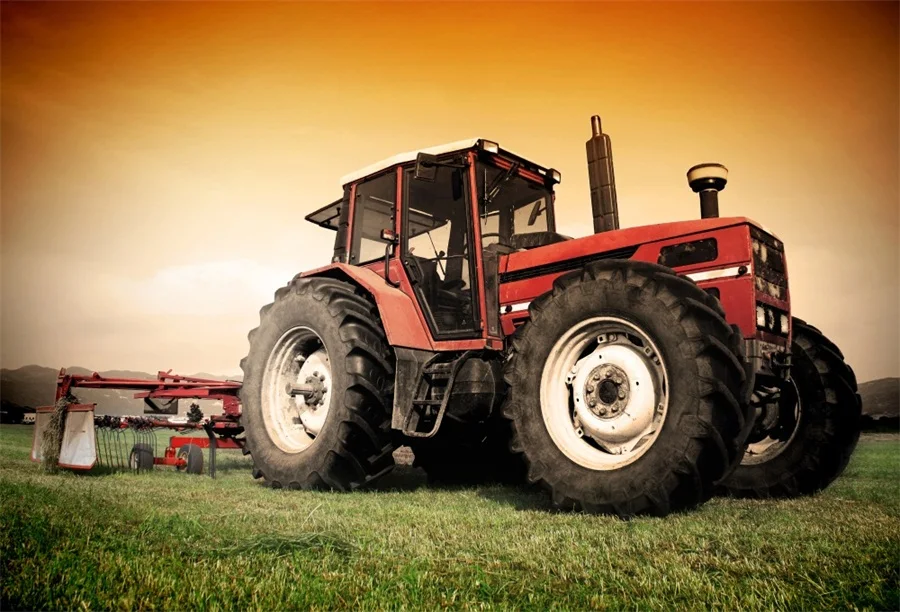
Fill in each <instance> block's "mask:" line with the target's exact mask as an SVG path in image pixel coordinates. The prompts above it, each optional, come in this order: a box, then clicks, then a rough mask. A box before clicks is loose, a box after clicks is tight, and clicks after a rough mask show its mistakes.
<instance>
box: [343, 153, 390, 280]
mask: <svg viewBox="0 0 900 612" xmlns="http://www.w3.org/2000/svg"><path fill="white" fill-rule="evenodd" d="M396 200H397V175H396V174H395V173H394V172H393V171H391V172H388V173H387V174H382V175H381V176H377V177H375V178H373V179H369V180H367V181H366V182H364V183H360V184H359V185H357V186H356V203H355V205H354V213H353V247H352V248H351V249H350V263H351V264H357V265H359V264H365V263H371V262H373V261H376V260H378V259H382V258H383V257H384V249H385V247H386V245H387V241H386V240H384V239H383V238H382V237H381V231H382V230H385V229H391V230H392V229H394V214H395V210H396V208H395V203H396Z"/></svg>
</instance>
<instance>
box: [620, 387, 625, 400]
mask: <svg viewBox="0 0 900 612" xmlns="http://www.w3.org/2000/svg"><path fill="white" fill-rule="evenodd" d="M619 399H625V390H624V389H619Z"/></svg>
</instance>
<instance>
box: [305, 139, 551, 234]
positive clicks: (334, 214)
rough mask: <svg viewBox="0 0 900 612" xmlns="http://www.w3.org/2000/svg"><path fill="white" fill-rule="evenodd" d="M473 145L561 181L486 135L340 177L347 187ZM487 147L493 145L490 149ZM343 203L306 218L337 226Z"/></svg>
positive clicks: (408, 154) (412, 153)
mask: <svg viewBox="0 0 900 612" xmlns="http://www.w3.org/2000/svg"><path fill="white" fill-rule="evenodd" d="M474 147H480V148H483V149H485V150H490V151H491V152H493V153H496V154H498V155H500V156H501V157H504V158H506V159H509V160H516V161H518V162H520V163H521V164H523V166H524V167H525V168H527V169H529V170H531V171H533V172H535V173H537V174H538V175H540V176H543V177H547V180H550V178H549V177H551V176H553V180H554V182H559V173H558V172H557V171H556V170H552V169H549V168H545V167H543V166H539V165H537V164H535V163H534V162H531V161H528V160H527V159H525V158H524V157H522V156H520V155H516V154H515V153H513V152H511V151H509V150H507V149H501V148H500V146H499V145H498V144H497V143H496V142H495V141H493V140H487V139H485V138H467V139H465V140H457V141H455V142H448V143H446V144H442V145H437V146H435V147H428V148H427V149H417V150H415V151H407V152H406V153H399V154H397V155H394V156H392V157H388V158H387V159H383V160H381V161H379V162H376V163H374V164H371V165H368V166H366V167H365V168H360V169H359V170H357V171H356V172H351V173H350V174H345V175H344V176H342V177H341V186H342V187H346V186H347V185H349V184H350V183H355V182H356V181H358V180H360V179H363V178H366V177H368V176H372V175H373V174H378V173H379V172H381V171H383V170H386V169H388V168H390V167H391V166H396V165H399V164H405V163H408V162H413V161H415V160H416V156H417V155H418V154H419V153H427V154H429V155H443V154H445V153H454V152H456V151H465V150H467V149H472V148H474ZM488 147H491V148H490V149H488ZM341 204H342V200H335V201H334V202H332V203H331V204H327V205H326V206H323V207H322V208H320V209H318V210H315V211H313V212H311V213H310V214H308V215H307V216H306V220H307V221H309V222H310V223H314V224H316V225H318V226H320V227H324V228H326V229H330V230H337V229H338V225H339V223H340V215H341ZM425 225H428V224H427V223H426V222H425V221H424V220H423V226H425Z"/></svg>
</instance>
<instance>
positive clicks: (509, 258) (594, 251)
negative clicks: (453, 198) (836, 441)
mask: <svg viewBox="0 0 900 612" xmlns="http://www.w3.org/2000/svg"><path fill="white" fill-rule="evenodd" d="M398 196H399V194H398ZM398 210H400V207H399V206H398ZM476 225H477V224H476ZM751 225H754V226H757V227H758V224H756V223H754V222H753V221H751V220H750V219H747V218H744V217H731V218H714V219H697V220H692V221H678V222H674V223H664V224H658V225H650V226H645V227H636V228H628V229H622V230H617V231H614V232H607V233H602V234H592V235H590V236H586V237H583V238H578V239H573V240H567V241H565V242H561V243H556V244H552V245H547V246H543V247H538V248H535V249H530V250H527V251H518V252H515V253H511V254H508V255H503V256H501V257H500V261H499V273H500V275H501V279H500V280H501V282H500V285H499V304H496V305H489V304H484V291H483V287H484V281H483V274H484V271H483V267H482V265H481V260H480V258H478V264H479V265H478V272H479V278H478V283H479V288H480V289H482V290H481V291H479V301H480V302H481V304H480V305H481V307H482V308H484V309H485V310H483V312H484V313H485V314H486V310H487V309H490V308H500V310H501V313H502V314H501V329H502V332H503V334H504V336H509V335H511V334H512V333H513V332H514V331H515V328H516V326H517V325H520V324H521V323H522V322H524V321H526V320H527V319H528V311H527V308H526V306H527V303H528V302H530V301H531V300H533V299H535V298H537V297H538V296H540V295H542V294H544V293H546V292H547V291H550V290H551V289H552V287H553V281H554V280H556V278H558V277H559V276H561V275H563V274H567V273H569V272H570V271H571V270H572V269H577V267H580V264H579V263H578V261H579V260H581V259H582V258H590V257H591V256H595V255H598V254H602V253H607V252H610V251H616V250H620V249H633V250H634V252H633V253H632V254H631V256H630V257H629V259H633V260H638V261H647V262H653V263H656V262H657V261H658V259H659V257H660V251H661V249H663V248H664V247H666V246H669V245H674V244H679V243H683V242H685V241H687V240H691V241H693V240H702V239H704V238H711V237H715V239H716V242H717V257H716V259H715V260H714V261H709V262H703V263H700V264H693V265H687V266H681V267H676V268H675V270H676V272H678V273H679V274H684V275H686V276H689V277H692V278H694V280H695V281H696V282H697V283H698V285H699V286H700V287H702V288H703V289H713V288H714V289H717V290H718V291H719V300H720V301H721V303H722V306H723V308H724V309H725V312H726V316H727V319H728V321H729V323H732V324H735V325H737V326H738V327H739V328H740V329H741V332H742V334H743V336H744V337H745V338H748V339H749V338H760V339H763V340H766V341H768V342H773V343H775V344H780V345H785V344H788V343H789V338H788V339H785V338H783V337H778V336H775V335H771V334H768V333H765V332H761V331H758V330H757V328H756V318H755V317H756V309H755V308H756V307H755V304H756V302H757V301H760V302H764V303H767V304H770V305H772V306H775V307H777V308H779V309H781V310H783V311H786V312H790V297H789V295H788V299H787V300H784V301H782V300H777V299H775V298H772V297H771V296H769V295H768V294H765V293H758V292H757V291H756V289H755V286H754V277H753V256H752V250H751V238H750V229H749V228H750V226H751ZM397 228H398V233H399V229H400V222H399V218H398V220H397ZM476 229H479V228H476ZM566 261H572V265H571V266H568V267H567V266H561V267H564V268H565V269H558V268H557V269H553V270H551V271H548V272H547V273H544V274H540V270H541V269H542V267H543V266H552V265H553V264H562V263H563V262H566ZM529 270H535V275H533V276H530V277H529V278H524V279H520V280H512V281H508V282H504V281H503V277H504V276H506V275H509V274H510V273H519V274H522V273H527V272H528V271H529ZM323 275H324V276H335V275H342V276H345V277H347V278H348V279H350V280H352V281H354V282H356V283H358V284H359V285H360V286H362V287H363V288H364V289H365V290H366V291H368V292H369V293H370V294H371V295H372V296H373V297H374V299H375V302H376V304H377V305H378V308H379V311H380V312H381V313H382V321H383V323H384V327H385V332H386V334H387V337H388V341H389V342H390V344H391V345H394V346H400V347H406V348H415V349H422V350H430V351H460V350H467V349H479V348H493V349H501V348H503V344H504V342H503V340H502V339H501V338H487V337H486V336H483V337H482V338H480V339H473V340H454V341H435V340H434V339H433V338H432V337H431V333H430V331H429V329H428V325H427V323H426V319H425V316H424V314H423V312H422V310H421V308H420V305H419V303H418V301H417V299H416V297H415V293H414V292H413V288H412V286H411V284H410V282H409V279H408V277H407V275H406V272H405V270H404V269H403V266H402V264H401V263H400V260H399V259H398V258H397V254H396V253H395V254H394V256H393V257H392V258H391V260H390V277H391V280H392V281H393V282H394V283H399V288H394V287H391V286H390V285H388V284H387V283H386V282H385V280H384V263H383V262H380V261H379V262H373V263H371V264H368V265H367V266H364V267H359V266H351V265H347V264H341V263H336V264H331V265H329V266H325V267H323V268H318V269H316V270H311V271H309V272H305V273H303V274H302V276H304V277H307V276H323ZM709 275H712V278H709V277H708V276H709ZM512 308H516V310H514V311H510V310H511V309H512ZM482 320H484V318H482Z"/></svg>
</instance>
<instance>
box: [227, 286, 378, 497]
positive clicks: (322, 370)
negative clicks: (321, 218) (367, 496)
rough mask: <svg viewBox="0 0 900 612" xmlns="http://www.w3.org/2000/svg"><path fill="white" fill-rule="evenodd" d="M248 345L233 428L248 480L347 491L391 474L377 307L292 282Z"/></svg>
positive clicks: (348, 294)
mask: <svg viewBox="0 0 900 612" xmlns="http://www.w3.org/2000/svg"><path fill="white" fill-rule="evenodd" d="M249 339H250V353H249V355H248V356H247V357H246V358H245V359H244V360H242V361H241V367H242V369H243V371H244V384H243V386H242V388H241V394H240V395H241V403H242V405H243V411H242V416H241V424H242V425H243V426H244V430H245V434H244V435H245V437H246V443H245V449H246V450H247V451H249V453H250V454H251V455H252V457H253V463H254V470H253V475H254V477H256V478H264V479H265V480H266V481H267V482H268V483H269V484H271V485H272V486H273V487H276V488H279V487H288V488H303V489H309V488H331V489H338V490H350V489H355V488H357V487H361V486H364V485H367V484H369V483H370V482H371V481H373V480H375V479H376V478H378V477H379V476H381V475H383V474H385V473H387V472H388V471H390V470H391V468H393V466H394V460H393V457H392V452H393V450H394V445H393V444H392V442H391V435H390V410H391V395H390V390H391V386H392V382H393V363H392V360H391V355H390V353H389V349H388V346H387V341H386V339H385V335H384V331H383V329H382V327H381V323H380V320H379V317H378V312H377V309H376V308H375V307H374V306H373V304H372V303H371V302H369V301H368V300H367V299H366V298H365V297H364V296H363V295H361V294H360V293H359V292H358V291H357V289H356V288H355V287H354V286H353V285H350V284H348V283H345V282H341V281H337V280H334V279H328V278H297V279H295V280H294V281H292V282H291V283H290V284H289V285H288V286H287V287H283V288H282V289H279V290H278V292H277V293H276V294H275V301H274V303H272V304H270V305H268V306H266V307H264V308H263V309H262V310H261V311H260V326H259V327H258V328H256V329H255V330H253V331H252V332H250V336H249ZM292 388H294V389H298V388H303V389H305V390H306V392H304V393H303V394H300V393H297V392H296V391H294V392H292V391H291V389H292ZM310 390H311V391H310Z"/></svg>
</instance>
